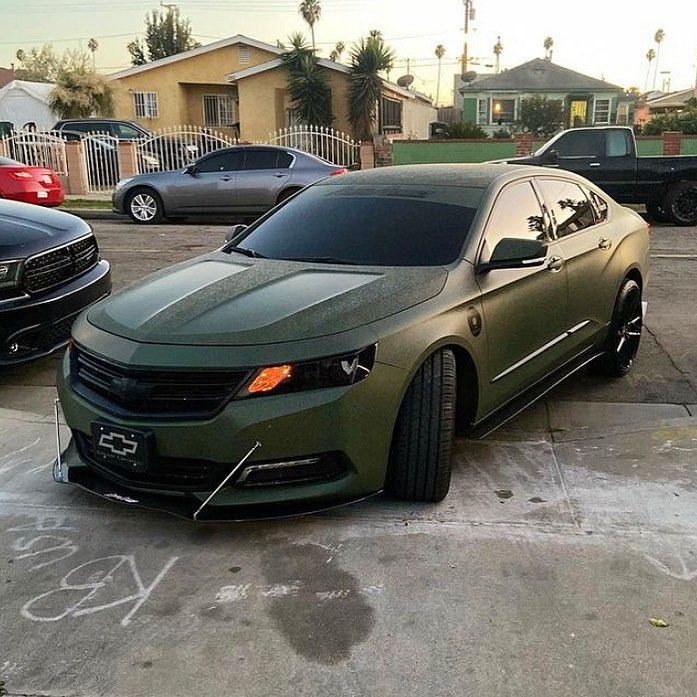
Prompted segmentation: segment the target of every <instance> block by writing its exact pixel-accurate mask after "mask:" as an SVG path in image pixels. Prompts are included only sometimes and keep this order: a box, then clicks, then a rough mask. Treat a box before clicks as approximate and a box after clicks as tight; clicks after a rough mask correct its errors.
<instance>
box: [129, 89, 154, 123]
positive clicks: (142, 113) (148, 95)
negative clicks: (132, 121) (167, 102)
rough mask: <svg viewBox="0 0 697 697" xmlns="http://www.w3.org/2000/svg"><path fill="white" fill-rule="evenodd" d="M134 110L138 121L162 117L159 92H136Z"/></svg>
mask: <svg viewBox="0 0 697 697" xmlns="http://www.w3.org/2000/svg"><path fill="white" fill-rule="evenodd" d="M133 110H134V112H135V115H136V118H137V119H154V118H157V117H158V116H159V115H160V109H159V107H158V104H157V92H134V93H133Z"/></svg>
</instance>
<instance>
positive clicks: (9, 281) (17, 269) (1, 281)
mask: <svg viewBox="0 0 697 697" xmlns="http://www.w3.org/2000/svg"><path fill="white" fill-rule="evenodd" d="M21 274H22V262H21V261H0V290H1V289H4V288H16V287H17V286H18V285H19V277H20V276H21Z"/></svg>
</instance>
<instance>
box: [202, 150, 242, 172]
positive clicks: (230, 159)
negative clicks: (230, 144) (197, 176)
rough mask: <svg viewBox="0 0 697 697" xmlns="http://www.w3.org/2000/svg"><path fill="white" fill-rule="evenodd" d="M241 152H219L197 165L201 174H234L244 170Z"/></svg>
mask: <svg viewBox="0 0 697 697" xmlns="http://www.w3.org/2000/svg"><path fill="white" fill-rule="evenodd" d="M243 157H244V154H243V153H241V152H219V153H216V154H215V155H211V156H210V157H206V158H205V159H204V160H201V161H199V162H198V163H197V164H196V169H197V170H198V171H199V172H234V171H235V170H238V169H241V168H242V158H243Z"/></svg>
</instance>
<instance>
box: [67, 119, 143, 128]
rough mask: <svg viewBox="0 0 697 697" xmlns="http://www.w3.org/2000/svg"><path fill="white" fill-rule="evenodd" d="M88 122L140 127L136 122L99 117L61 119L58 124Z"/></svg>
mask: <svg viewBox="0 0 697 697" xmlns="http://www.w3.org/2000/svg"><path fill="white" fill-rule="evenodd" d="M86 121H107V122H109V123H128V124H131V125H133V126H138V124H137V123H135V121H128V120H126V119H103V118H101V117H99V116H89V117H88V118H84V119H61V120H60V121H58V123H84V122H86ZM139 128H143V127H142V126H139ZM143 130H145V129H143Z"/></svg>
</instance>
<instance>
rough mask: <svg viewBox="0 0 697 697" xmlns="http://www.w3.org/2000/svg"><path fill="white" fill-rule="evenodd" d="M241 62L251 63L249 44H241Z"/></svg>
mask: <svg viewBox="0 0 697 697" xmlns="http://www.w3.org/2000/svg"><path fill="white" fill-rule="evenodd" d="M240 63H249V46H240Z"/></svg>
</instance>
